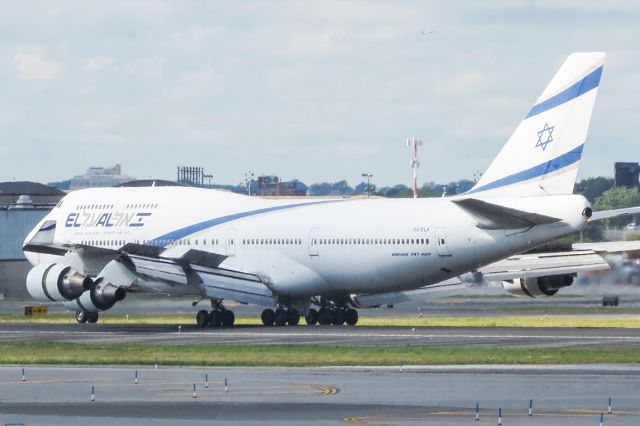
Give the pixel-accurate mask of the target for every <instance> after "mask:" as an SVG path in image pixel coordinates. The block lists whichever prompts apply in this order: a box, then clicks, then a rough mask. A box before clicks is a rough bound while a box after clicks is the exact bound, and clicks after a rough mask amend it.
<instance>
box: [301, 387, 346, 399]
mask: <svg viewBox="0 0 640 426" xmlns="http://www.w3.org/2000/svg"><path fill="white" fill-rule="evenodd" d="M299 386H302V387H310V388H313V389H317V390H319V391H320V392H322V395H323V396H328V395H335V394H337V393H338V392H339V391H340V390H339V389H338V388H336V387H334V386H325V385H314V384H302V385H299Z"/></svg>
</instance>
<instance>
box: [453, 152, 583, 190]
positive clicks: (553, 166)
mask: <svg viewBox="0 0 640 426" xmlns="http://www.w3.org/2000/svg"><path fill="white" fill-rule="evenodd" d="M583 148H584V144H582V145H580V146H578V147H576V148H574V149H572V150H571V151H569V152H567V153H565V154H562V155H561V156H559V157H556V158H554V159H552V160H549V161H547V162H546V163H542V164H538V165H537V166H534V167H531V168H530V169H527V170H524V171H522V172H518V173H514V174H512V175H509V176H507V177H503V178H502V179H498V180H494V181H493V182H491V183H488V184H486V185H483V186H480V187H478V188H473V189H471V190H470V191H467V192H465V194H472V193H474V192H479V191H486V190H488V189H495V188H499V187H501V186H507V185H512V184H514V183H519V182H522V181H525V180H529V179H534V178H537V177H540V176H542V175H546V174H548V173H552V172H555V171H556V170H560V169H562V168H564V167H567V166H570V165H571V164H573V163H576V162H578V161H580V158H581V157H582V149H583Z"/></svg>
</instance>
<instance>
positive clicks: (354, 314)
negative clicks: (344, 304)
mask: <svg viewBox="0 0 640 426" xmlns="http://www.w3.org/2000/svg"><path fill="white" fill-rule="evenodd" d="M344 321H345V322H346V323H347V325H356V324H357V323H358V311H356V310H355V309H347V310H346V311H345V312H344Z"/></svg>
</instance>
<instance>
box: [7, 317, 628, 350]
mask: <svg viewBox="0 0 640 426" xmlns="http://www.w3.org/2000/svg"><path fill="white" fill-rule="evenodd" d="M17 341H26V342H33V341H56V342H83V343H155V344H204V343H217V344H258V345H274V344H303V345H316V344H317V345H357V346H408V345H409V346H516V347H547V348H563V347H607V348H620V347H624V348H637V347H640V329H632V328H536V327H363V326H356V327H347V326H342V327H334V326H324V327H322V326H313V327H310V326H297V327H262V326H236V327H233V328H221V329H213V328H206V329H202V328H199V327H197V326H195V325H183V326H181V327H180V329H178V327H177V326H174V325H127V324H99V323H98V324H45V323H42V324H40V323H2V324H0V342H17Z"/></svg>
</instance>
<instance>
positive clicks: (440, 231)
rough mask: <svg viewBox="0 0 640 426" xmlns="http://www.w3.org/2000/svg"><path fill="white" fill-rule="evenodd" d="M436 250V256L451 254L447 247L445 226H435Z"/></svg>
mask: <svg viewBox="0 0 640 426" xmlns="http://www.w3.org/2000/svg"><path fill="white" fill-rule="evenodd" d="M435 236H436V250H437V252H438V256H440V257H447V256H451V251H449V247H447V230H446V229H445V228H442V227H440V228H436V235H435Z"/></svg>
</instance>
